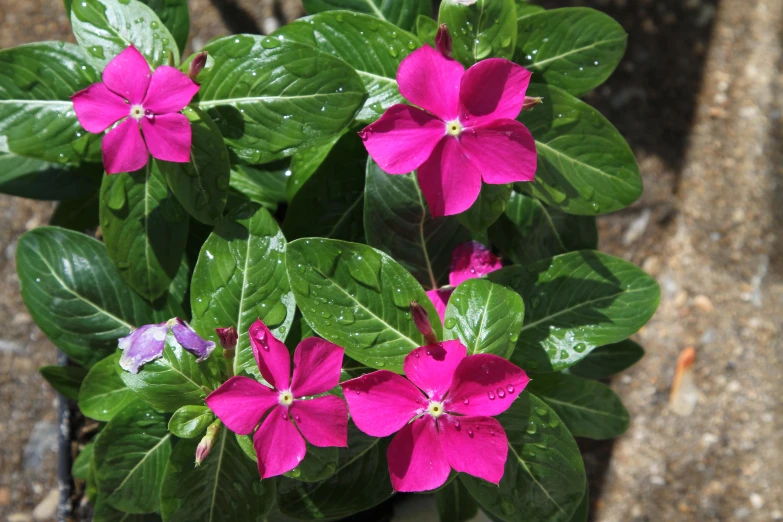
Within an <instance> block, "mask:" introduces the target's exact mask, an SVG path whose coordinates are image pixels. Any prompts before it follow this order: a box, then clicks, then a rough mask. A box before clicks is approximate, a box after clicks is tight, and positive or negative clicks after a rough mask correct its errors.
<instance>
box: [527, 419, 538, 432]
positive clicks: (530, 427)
mask: <svg viewBox="0 0 783 522" xmlns="http://www.w3.org/2000/svg"><path fill="white" fill-rule="evenodd" d="M537 428H538V427H537V426H536V423H535V422H533V421H530V423H529V424H528V425H527V428H525V431H526V432H528V433H529V434H530V435H533V434H534V433H535V432H536V429H537Z"/></svg>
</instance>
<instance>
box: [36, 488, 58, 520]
mask: <svg viewBox="0 0 783 522" xmlns="http://www.w3.org/2000/svg"><path fill="white" fill-rule="evenodd" d="M59 502H60V492H59V491H58V490H56V489H53V490H51V491H49V493H48V494H47V495H46V496H45V497H44V499H43V500H42V501H41V502H39V503H38V505H37V506H35V509H34V510H33V518H34V519H35V520H53V519H54V516H55V514H57V504H59Z"/></svg>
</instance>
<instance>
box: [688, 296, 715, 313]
mask: <svg viewBox="0 0 783 522" xmlns="http://www.w3.org/2000/svg"><path fill="white" fill-rule="evenodd" d="M693 306H695V307H696V308H698V309H699V310H701V311H702V312H705V313H710V312H712V310H713V308H714V307H713V306H712V301H710V298H709V297H707V296H706V295H697V296H696V297H694V298H693Z"/></svg>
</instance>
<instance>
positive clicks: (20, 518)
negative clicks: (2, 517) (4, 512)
mask: <svg viewBox="0 0 783 522" xmlns="http://www.w3.org/2000/svg"><path fill="white" fill-rule="evenodd" d="M32 520H33V516H32V515H31V514H30V513H11V514H10V515H8V518H6V522H31V521H32Z"/></svg>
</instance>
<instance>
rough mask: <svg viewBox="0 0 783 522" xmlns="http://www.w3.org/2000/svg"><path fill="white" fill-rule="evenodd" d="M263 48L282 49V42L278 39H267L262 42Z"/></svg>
mask: <svg viewBox="0 0 783 522" xmlns="http://www.w3.org/2000/svg"><path fill="white" fill-rule="evenodd" d="M261 47H263V48H264V49H275V48H276V47H280V40H278V39H277V38H269V37H266V38H264V39H263V40H261Z"/></svg>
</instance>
